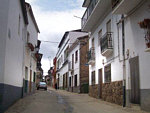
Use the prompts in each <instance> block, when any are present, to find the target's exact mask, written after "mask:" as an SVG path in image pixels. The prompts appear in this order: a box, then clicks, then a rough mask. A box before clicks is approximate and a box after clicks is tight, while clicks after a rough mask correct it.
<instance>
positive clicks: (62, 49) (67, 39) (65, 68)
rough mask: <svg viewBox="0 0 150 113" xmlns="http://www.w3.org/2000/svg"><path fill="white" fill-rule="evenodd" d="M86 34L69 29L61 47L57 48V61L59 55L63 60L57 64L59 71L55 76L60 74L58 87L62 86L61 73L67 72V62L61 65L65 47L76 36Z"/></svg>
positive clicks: (69, 44)
mask: <svg viewBox="0 0 150 113" xmlns="http://www.w3.org/2000/svg"><path fill="white" fill-rule="evenodd" d="M86 35H87V33H83V32H71V31H70V32H69V34H68V36H67V37H66V39H65V41H64V42H63V44H62V46H61V48H59V50H58V53H57V55H56V57H57V61H58V59H61V56H62V57H63V62H62V63H61V64H60V65H59V68H61V70H59V72H57V76H56V77H57V78H58V74H60V79H59V87H62V86H63V74H65V73H67V72H68V64H66V65H65V66H64V67H62V66H63V63H64V51H65V50H66V48H67V47H68V46H69V47H70V46H71V45H72V43H74V42H75V40H76V39H77V38H79V37H82V36H86ZM67 42H68V43H67ZM66 43H67V44H66ZM56 67H57V66H56Z"/></svg>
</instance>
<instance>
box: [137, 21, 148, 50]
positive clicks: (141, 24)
mask: <svg viewBox="0 0 150 113" xmlns="http://www.w3.org/2000/svg"><path fill="white" fill-rule="evenodd" d="M138 24H139V26H140V28H142V29H144V30H145V31H146V32H145V42H146V46H147V48H150V19H144V20H143V21H141V22H139V23H138Z"/></svg>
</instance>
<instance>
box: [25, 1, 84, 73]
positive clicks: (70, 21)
mask: <svg viewBox="0 0 150 113" xmlns="http://www.w3.org/2000/svg"><path fill="white" fill-rule="evenodd" d="M26 1H28V2H29V3H31V5H32V9H33V12H34V15H35V18H36V21H37V24H38V26H39V29H40V32H41V33H40V34H39V39H40V40H46V41H47V40H48V41H53V42H59V41H60V40H61V38H62V36H63V34H64V32H65V31H69V30H74V29H80V28H81V19H79V18H75V17H74V15H75V16H78V17H82V15H83V13H84V9H82V8H81V7H79V8H77V9H70V10H65V11H45V10H42V7H40V6H37V5H36V4H35V3H36V1H37V0H26ZM68 1H69V0H68ZM77 1H78V4H80V6H81V5H82V3H83V0H77ZM57 46H58V44H53V43H42V44H41V53H43V54H44V56H43V59H42V68H43V69H44V72H47V70H48V69H49V68H50V64H49V60H48V57H49V56H51V61H52V59H53V58H54V56H55V54H56V51H57Z"/></svg>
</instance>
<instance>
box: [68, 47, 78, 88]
mask: <svg viewBox="0 0 150 113" xmlns="http://www.w3.org/2000/svg"><path fill="white" fill-rule="evenodd" d="M77 50H78V61H77V62H75V52H76V51H77ZM72 54H74V75H77V86H79V85H80V82H79V80H80V73H79V72H80V67H79V66H80V45H79V44H78V45H77V46H76V47H75V48H74V49H73V50H72V51H71V52H70V53H69V56H68V60H69V61H71V64H72ZM74 75H73V76H74ZM71 76H72V75H71V73H69V77H71ZM74 79H75V78H74V77H73V86H74ZM71 82H72V81H71ZM68 83H69V81H68Z"/></svg>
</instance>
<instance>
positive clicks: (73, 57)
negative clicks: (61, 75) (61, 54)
mask: <svg viewBox="0 0 150 113" xmlns="http://www.w3.org/2000/svg"><path fill="white" fill-rule="evenodd" d="M72 69H74V54H72Z"/></svg>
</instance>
